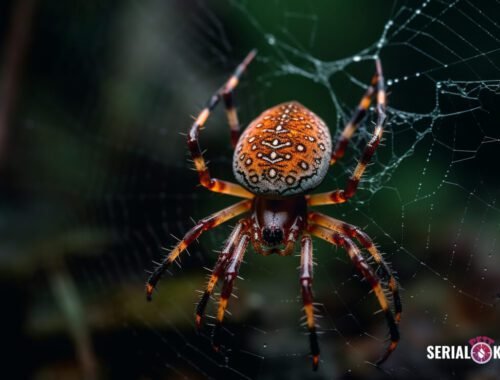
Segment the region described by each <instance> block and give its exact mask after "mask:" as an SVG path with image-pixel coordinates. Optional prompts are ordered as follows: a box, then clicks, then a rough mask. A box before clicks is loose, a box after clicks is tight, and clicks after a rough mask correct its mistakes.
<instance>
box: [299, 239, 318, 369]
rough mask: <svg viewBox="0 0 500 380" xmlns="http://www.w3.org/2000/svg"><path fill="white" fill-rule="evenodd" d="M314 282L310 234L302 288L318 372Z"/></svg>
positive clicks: (303, 244) (304, 252) (304, 255)
mask: <svg viewBox="0 0 500 380" xmlns="http://www.w3.org/2000/svg"><path fill="white" fill-rule="evenodd" d="M312 280H313V249H312V240H311V236H310V235H309V234H304V236H303V237H302V242H301V253H300V286H301V291H302V301H303V303H304V312H305V314H306V323H307V328H308V330H309V343H310V346H311V355H312V362H313V370H314V371H316V370H317V369H318V365H319V345H318V336H317V335H316V324H315V322H314V308H313V294H312Z"/></svg>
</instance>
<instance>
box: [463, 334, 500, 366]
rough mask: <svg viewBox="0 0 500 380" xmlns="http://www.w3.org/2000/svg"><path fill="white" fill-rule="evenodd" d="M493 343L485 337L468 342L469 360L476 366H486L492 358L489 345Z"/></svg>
mask: <svg viewBox="0 0 500 380" xmlns="http://www.w3.org/2000/svg"><path fill="white" fill-rule="evenodd" d="M493 343H495V341H494V340H493V339H491V338H488V337H487V336H478V337H477V338H472V339H470V340H469V344H470V345H471V346H472V348H471V359H472V360H474V362H476V363H477V364H486V363H488V362H489V361H490V360H491V358H492V357H493V350H492V349H491V345H492V344H493Z"/></svg>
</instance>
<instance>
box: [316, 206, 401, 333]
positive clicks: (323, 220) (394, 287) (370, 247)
mask: <svg viewBox="0 0 500 380" xmlns="http://www.w3.org/2000/svg"><path fill="white" fill-rule="evenodd" d="M307 218H308V220H309V222H311V223H312V224H317V225H320V226H322V227H326V228H328V229H329V230H333V231H336V232H339V233H341V234H343V235H347V236H349V237H351V238H354V239H356V240H357V241H359V242H360V243H361V245H363V247H365V248H366V250H367V251H368V252H369V253H370V255H371V256H372V257H373V259H374V260H375V262H376V263H377V264H378V265H380V267H381V268H382V270H383V272H384V276H385V277H386V278H387V279H388V285H389V290H390V291H391V293H392V297H393V300H394V310H395V315H394V319H395V320H396V322H397V323H399V321H400V320H401V312H402V305H401V299H400V298H399V289H398V283H397V281H396V279H395V278H394V275H393V273H392V270H391V268H390V267H389V265H388V264H387V262H386V261H385V260H384V258H383V257H382V255H381V254H380V252H379V251H378V249H377V247H375V244H373V241H372V239H370V237H369V236H368V235H367V234H366V233H364V232H363V231H361V229H360V228H359V227H356V226H354V225H352V224H348V223H345V222H343V221H341V220H338V219H335V218H331V217H329V216H326V215H323V214H321V213H319V212H310V213H309V214H308V215H307Z"/></svg>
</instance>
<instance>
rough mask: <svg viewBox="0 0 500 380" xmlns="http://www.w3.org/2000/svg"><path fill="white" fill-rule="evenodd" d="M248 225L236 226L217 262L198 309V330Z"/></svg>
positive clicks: (243, 223) (242, 222)
mask: <svg viewBox="0 0 500 380" xmlns="http://www.w3.org/2000/svg"><path fill="white" fill-rule="evenodd" d="M247 224H248V223H247V221H246V220H242V221H240V222H239V223H238V224H237V225H236V227H234V229H233V231H232V232H231V235H230V236H229V239H227V241H226V243H225V245H224V248H223V249H222V251H221V253H220V254H219V257H218V258H217V262H216V263H215V266H214V269H213V270H212V274H211V275H210V279H209V280H208V283H207V286H206V288H205V292H204V293H203V295H202V297H201V299H200V302H198V305H197V307H196V327H197V328H198V329H199V328H200V327H201V321H202V319H203V316H204V314H205V309H206V307H207V304H208V300H209V299H210V296H211V295H212V293H213V290H214V288H215V285H217V281H218V280H219V278H220V277H221V276H222V275H223V274H224V270H225V269H226V266H227V262H228V260H230V258H231V257H232V256H233V254H234V251H235V248H236V244H237V242H238V241H239V240H240V239H241V235H242V232H243V229H244V228H246V225H247Z"/></svg>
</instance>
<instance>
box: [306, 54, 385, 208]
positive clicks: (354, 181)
mask: <svg viewBox="0 0 500 380" xmlns="http://www.w3.org/2000/svg"><path fill="white" fill-rule="evenodd" d="M376 66H377V74H376V77H377V82H376V84H377V125H376V127H375V131H374V132H373V136H372V138H371V139H370V141H369V142H368V144H367V145H366V147H365V150H364V152H363V155H362V156H361V160H360V161H359V163H358V165H357V166H356V168H355V169H354V172H353V173H352V175H351V177H350V178H349V180H348V181H347V185H346V187H345V189H343V190H334V191H330V192H327V193H320V194H312V195H310V196H308V197H307V203H308V205H309V206H318V205H327V204H336V203H344V202H345V201H346V200H348V199H349V198H351V197H352V196H353V195H354V194H355V193H356V190H357V189H358V185H359V181H360V180H361V176H362V175H363V173H364V171H365V169H366V166H367V165H368V163H369V162H370V160H371V158H372V156H373V154H374V153H375V150H376V149H377V147H378V145H379V143H380V139H381V138H382V133H383V131H384V123H385V118H386V114H385V101H386V96H385V89H384V77H383V75H382V64H381V63H380V60H378V59H377V60H376Z"/></svg>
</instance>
